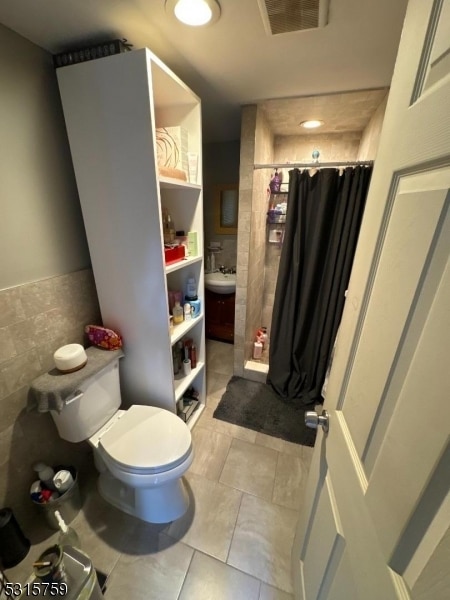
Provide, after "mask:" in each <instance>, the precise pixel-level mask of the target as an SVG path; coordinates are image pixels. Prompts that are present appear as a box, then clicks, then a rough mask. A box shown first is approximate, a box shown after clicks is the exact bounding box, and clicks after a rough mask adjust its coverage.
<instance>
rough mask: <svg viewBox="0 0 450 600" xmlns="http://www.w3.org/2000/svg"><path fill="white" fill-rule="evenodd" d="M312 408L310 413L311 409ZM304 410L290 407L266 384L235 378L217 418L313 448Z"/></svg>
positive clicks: (216, 415)
mask: <svg viewBox="0 0 450 600" xmlns="http://www.w3.org/2000/svg"><path fill="white" fill-rule="evenodd" d="M311 409H312V407H309V408H308V410H311ZM304 415H305V409H304V408H303V407H296V406H293V405H292V404H287V403H286V402H284V401H283V399H282V398H280V396H278V394H276V393H275V392H274V391H273V389H272V388H271V387H270V386H268V385H267V384H265V383H256V382H254V381H248V380H247V379H242V377H236V376H234V377H232V378H231V379H230V381H229V382H228V385H227V389H226V391H225V393H224V395H223V396H222V399H221V400H220V402H219V405H218V407H217V408H216V410H215V411H214V418H215V419H220V420H221V421H227V422H228V423H233V424H234V425H240V426H241V427H247V428H248V429H253V430H254V431H259V432H261V433H265V434H267V435H272V436H274V437H278V438H281V439H283V440H286V441H288V442H294V443H296V444H301V445H303V446H314V442H315V439H316V432H315V431H314V430H313V429H308V428H307V427H306V425H305V418H304Z"/></svg>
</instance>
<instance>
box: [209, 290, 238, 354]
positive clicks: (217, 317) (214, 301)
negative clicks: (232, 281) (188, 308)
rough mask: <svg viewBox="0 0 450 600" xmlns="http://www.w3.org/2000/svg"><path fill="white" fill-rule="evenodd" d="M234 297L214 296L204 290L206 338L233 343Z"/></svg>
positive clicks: (232, 295)
mask: <svg viewBox="0 0 450 600" xmlns="http://www.w3.org/2000/svg"><path fill="white" fill-rule="evenodd" d="M235 297H236V295H235V294H215V293H214V292H211V291H209V290H205V298H206V335H207V337H209V338H213V339H216V340H221V341H223V342H231V343H233V342H234V309H235Z"/></svg>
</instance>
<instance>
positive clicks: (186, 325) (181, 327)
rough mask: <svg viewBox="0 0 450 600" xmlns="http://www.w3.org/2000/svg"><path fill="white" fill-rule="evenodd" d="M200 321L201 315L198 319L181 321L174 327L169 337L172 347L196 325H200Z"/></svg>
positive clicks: (201, 319)
mask: <svg viewBox="0 0 450 600" xmlns="http://www.w3.org/2000/svg"><path fill="white" fill-rule="evenodd" d="M202 321H203V314H201V315H199V316H198V317H195V319H191V320H190V321H183V322H182V323H179V324H178V325H174V331H173V333H172V335H171V336H170V343H171V344H172V346H173V345H174V344H175V343H176V342H178V340H181V338H182V337H183V336H185V335H186V333H187V332H188V331H190V330H191V329H192V328H193V327H195V326H196V325H197V323H201V322H202Z"/></svg>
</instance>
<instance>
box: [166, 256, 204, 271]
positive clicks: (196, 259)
mask: <svg viewBox="0 0 450 600" xmlns="http://www.w3.org/2000/svg"><path fill="white" fill-rule="evenodd" d="M202 260H203V256H188V257H187V258H183V260H180V261H179V262H176V263H173V264H171V265H166V274H167V273H173V272H174V271H178V269H184V267H188V266H189V265H193V264H195V263H198V262H201V261H202Z"/></svg>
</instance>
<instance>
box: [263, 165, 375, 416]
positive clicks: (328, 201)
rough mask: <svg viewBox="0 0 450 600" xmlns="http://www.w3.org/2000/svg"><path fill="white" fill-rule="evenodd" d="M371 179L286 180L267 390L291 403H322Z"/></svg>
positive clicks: (323, 176)
mask: <svg viewBox="0 0 450 600" xmlns="http://www.w3.org/2000/svg"><path fill="white" fill-rule="evenodd" d="M371 174H372V167H363V166H356V167H354V168H346V169H345V170H344V172H343V173H342V174H341V175H340V174H339V170H338V169H320V170H319V171H317V172H316V173H315V174H314V175H312V176H311V175H310V173H309V172H308V171H303V172H300V171H299V170H298V169H294V170H292V171H290V172H289V194H288V208H287V216H286V226H285V234H284V240H283V248H282V251H281V258H280V266H279V271H278V279H277V285H276V291H275V301H274V307H273V316H272V326H271V331H270V350H269V372H268V376H267V383H269V384H270V385H271V386H272V387H273V389H274V390H275V391H276V392H277V393H278V394H279V395H280V396H282V397H284V398H286V399H289V400H290V401H294V402H296V403H299V404H313V403H314V402H318V401H319V402H320V401H321V389H322V385H323V381H324V378H325V373H326V370H327V364H328V360H329V357H330V354H331V351H332V348H333V344H334V340H335V337H336V333H337V329H338V327H339V322H340V319H341V315H342V311H343V308H344V300H345V290H346V289H347V286H348V281H349V278H350V271H351V268H352V262H353V256H354V253H355V249H356V242H357V240H358V233H359V229H360V225H361V219H362V214H363V211H364V204H365V200H366V196H367V191H368V187H369V182H370V177H371Z"/></svg>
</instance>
